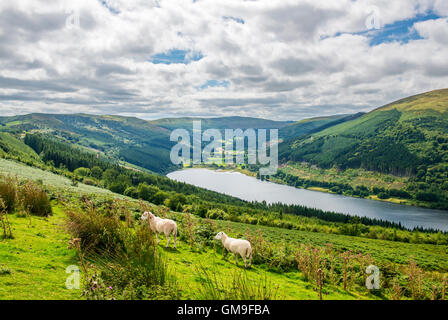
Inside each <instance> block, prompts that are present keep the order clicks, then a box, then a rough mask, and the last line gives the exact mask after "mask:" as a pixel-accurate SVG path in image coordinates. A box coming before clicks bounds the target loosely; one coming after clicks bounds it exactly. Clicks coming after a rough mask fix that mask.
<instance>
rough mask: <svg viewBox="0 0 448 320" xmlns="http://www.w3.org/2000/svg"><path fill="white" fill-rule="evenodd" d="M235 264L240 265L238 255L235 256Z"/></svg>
mask: <svg viewBox="0 0 448 320" xmlns="http://www.w3.org/2000/svg"><path fill="white" fill-rule="evenodd" d="M235 264H236V265H238V255H236V254H235Z"/></svg>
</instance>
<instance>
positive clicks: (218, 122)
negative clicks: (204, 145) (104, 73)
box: [150, 117, 294, 131]
mask: <svg viewBox="0 0 448 320" xmlns="http://www.w3.org/2000/svg"><path fill="white" fill-rule="evenodd" d="M195 120H200V121H201V124H202V130H207V129H219V130H222V129H242V130H246V129H281V128H284V127H287V126H289V125H292V124H293V123H294V122H293V121H273V120H266V119H258V118H249V117H221V118H191V117H187V118H167V119H160V120H154V121H150V122H151V123H152V124H154V125H156V126H159V127H162V128H166V129H169V130H174V129H186V130H188V131H192V128H193V121H195Z"/></svg>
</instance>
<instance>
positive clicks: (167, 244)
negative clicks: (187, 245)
mask: <svg viewBox="0 0 448 320" xmlns="http://www.w3.org/2000/svg"><path fill="white" fill-rule="evenodd" d="M165 237H166V248H168V247H169V246H170V240H171V236H170V235H169V234H165Z"/></svg>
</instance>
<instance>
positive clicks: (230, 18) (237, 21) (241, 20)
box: [222, 16, 245, 24]
mask: <svg viewBox="0 0 448 320" xmlns="http://www.w3.org/2000/svg"><path fill="white" fill-rule="evenodd" d="M222 18H223V19H224V20H233V21H235V22H236V23H241V24H245V21H244V20H243V19H241V18H237V17H227V16H226V17H222Z"/></svg>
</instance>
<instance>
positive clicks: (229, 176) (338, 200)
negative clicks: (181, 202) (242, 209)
mask: <svg viewBox="0 0 448 320" xmlns="http://www.w3.org/2000/svg"><path fill="white" fill-rule="evenodd" d="M168 177H169V178H170V179H173V180H177V181H181V182H186V183H189V184H192V185H195V186H198V187H202V188H205V189H209V190H212V191H217V192H220V193H224V194H227V195H231V196H234V197H237V198H240V199H243V200H247V201H259V202H261V201H263V200H264V201H266V202H267V203H275V202H282V203H285V204H299V205H304V206H307V207H311V208H317V209H322V210H325V211H334V212H339V213H346V214H349V215H357V216H365V217H369V218H377V219H383V220H388V221H393V222H397V223H398V222H401V224H402V225H404V226H406V227H409V228H413V227H418V226H420V227H425V228H434V229H440V230H443V231H448V211H442V210H431V209H424V208H418V207H411V206H405V205H399V204H394V203H387V202H381V201H375V200H368V199H359V198H351V197H346V196H342V195H336V194H330V193H324V192H316V191H310V190H305V189H297V188H294V187H290V186H285V185H280V184H276V183H272V182H267V181H260V180H257V179H256V178H253V177H249V176H246V175H244V174H241V173H239V172H223V171H214V170H208V169H187V170H180V171H175V172H172V173H170V174H168Z"/></svg>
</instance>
